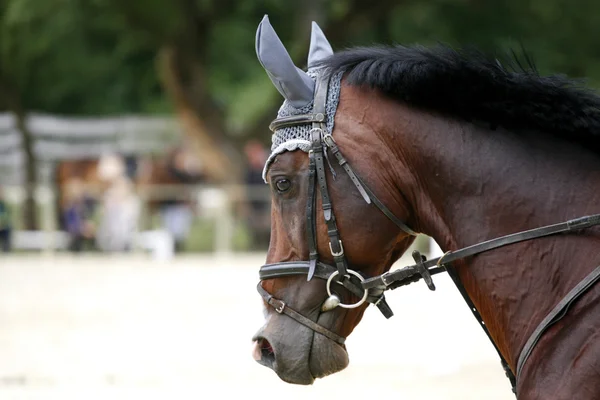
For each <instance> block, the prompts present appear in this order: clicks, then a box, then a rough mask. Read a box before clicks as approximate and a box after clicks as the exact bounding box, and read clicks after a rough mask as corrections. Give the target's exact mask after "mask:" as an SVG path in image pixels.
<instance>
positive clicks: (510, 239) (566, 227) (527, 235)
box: [362, 214, 600, 394]
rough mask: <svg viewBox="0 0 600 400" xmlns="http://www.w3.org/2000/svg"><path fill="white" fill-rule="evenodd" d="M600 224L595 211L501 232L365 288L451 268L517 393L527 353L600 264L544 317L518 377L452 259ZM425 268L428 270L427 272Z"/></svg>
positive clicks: (589, 281)
mask: <svg viewBox="0 0 600 400" xmlns="http://www.w3.org/2000/svg"><path fill="white" fill-rule="evenodd" d="M598 224H600V214H595V215H590V216H586V217H581V218H575V219H572V220H569V221H566V222H563V223H559V224H554V225H548V226H543V227H540V228H535V229H531V230H528V231H524V232H518V233H514V234H511V235H506V236H501V237H499V238H496V239H491V240H488V241H485V242H482V243H478V244H475V245H472V246H469V247H465V248H462V249H460V250H457V251H454V252H448V253H446V254H444V255H442V256H441V257H437V258H434V259H431V260H429V261H421V262H417V264H415V265H411V266H408V267H404V268H401V269H398V270H395V271H390V272H387V273H385V274H382V275H379V276H376V277H373V278H370V279H366V280H365V281H363V282H362V285H363V288H364V289H367V290H372V289H379V290H383V291H385V290H390V289H396V288H399V287H400V286H404V285H408V284H410V283H413V282H417V281H418V280H420V279H423V278H427V277H429V278H430V277H431V275H434V274H437V273H440V272H444V271H447V272H448V275H449V276H450V278H451V279H452V281H453V282H454V283H455V285H456V287H457V288H458V290H459V292H460V294H461V295H462V297H463V299H464V300H465V302H466V303H467V305H468V306H469V309H470V310H471V312H472V313H473V316H474V317H475V319H476V320H477V322H479V326H481V328H482V329H483V330H484V332H485V333H486V335H487V337H488V338H489V339H490V342H492V345H493V346H494V348H495V349H496V351H497V352H498V355H499V356H500V361H501V363H502V368H503V369H504V372H505V373H506V376H507V377H508V379H509V380H510V383H511V386H512V391H513V393H515V394H516V382H517V377H518V376H519V372H520V370H521V369H520V368H522V366H523V365H524V363H525V361H526V360H527V357H528V356H529V353H530V352H531V350H532V349H533V346H535V343H537V340H539V338H540V337H541V335H542V333H543V332H544V331H545V330H546V328H547V327H548V326H550V325H551V324H552V323H554V322H555V321H557V320H558V319H560V317H562V315H564V314H560V313H565V312H566V311H567V308H568V305H569V304H571V302H572V301H574V299H576V298H577V297H578V296H579V295H581V294H582V293H583V292H584V291H585V290H586V289H587V288H589V287H590V286H591V285H592V284H593V283H595V282H597V281H598V280H599V279H600V267H599V268H597V269H596V270H595V271H594V272H593V273H592V274H590V276H588V277H587V278H586V279H584V281H582V282H581V283H580V284H579V285H577V287H576V288H574V289H573V290H572V291H571V292H570V293H569V294H568V295H567V296H565V298H564V299H563V300H562V301H561V302H560V303H559V305H557V306H556V308H555V309H554V310H553V311H552V312H551V313H550V314H549V315H548V317H546V318H545V319H544V321H542V323H541V324H540V326H539V327H538V329H536V331H535V332H534V333H533V334H532V335H531V337H530V338H529V340H528V342H527V344H526V346H525V348H524V349H523V351H522V352H521V355H520V357H519V364H518V367H517V375H516V377H515V374H514V373H513V371H512V370H511V369H510V367H509V366H508V363H507V362H506V359H505V358H504V356H503V355H502V354H501V353H500V350H499V349H498V347H497V346H496V343H495V342H494V340H493V339H492V337H491V335H490V333H489V331H488V329H487V326H486V325H485V323H484V321H483V318H481V315H480V314H479V311H478V310H477V308H476V307H475V305H474V304H473V302H472V300H471V298H470V297H469V295H468V293H467V291H466V290H465V288H464V286H463V284H462V282H461V281H460V279H459V277H458V274H457V273H456V271H455V270H454V268H452V267H451V265H450V263H451V262H452V261H456V260H458V259H462V258H466V257H469V256H472V255H475V254H479V253H483V252H485V251H489V250H492V249H497V248H499V247H502V246H506V245H509V244H513V243H518V242H523V241H526V240H531V239H535V238H539V237H543V236H549V235H554V234H558V233H564V232H572V231H578V230H581V229H585V228H589V227H592V226H594V225H598ZM423 271H425V273H424V272H423ZM594 274H596V275H594ZM559 315H560V316H559ZM524 352H525V355H523V353H524ZM519 366H520V367H519Z"/></svg>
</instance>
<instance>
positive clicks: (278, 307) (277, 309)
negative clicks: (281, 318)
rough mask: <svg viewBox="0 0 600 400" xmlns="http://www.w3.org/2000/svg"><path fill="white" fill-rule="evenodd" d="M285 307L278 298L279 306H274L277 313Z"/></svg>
mask: <svg viewBox="0 0 600 400" xmlns="http://www.w3.org/2000/svg"><path fill="white" fill-rule="evenodd" d="M284 308H285V303H284V302H283V301H281V300H279V306H277V307H275V311H277V313H278V314H281V313H282V312H283V309H284Z"/></svg>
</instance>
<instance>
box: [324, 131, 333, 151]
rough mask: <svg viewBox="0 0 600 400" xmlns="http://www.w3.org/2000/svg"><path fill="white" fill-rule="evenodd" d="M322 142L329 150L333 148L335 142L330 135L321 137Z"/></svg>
mask: <svg viewBox="0 0 600 400" xmlns="http://www.w3.org/2000/svg"><path fill="white" fill-rule="evenodd" d="M323 142H325V144H326V145H327V147H329V148H332V147H333V146H335V140H334V139H333V136H331V134H330V133H328V134H326V135H324V136H323Z"/></svg>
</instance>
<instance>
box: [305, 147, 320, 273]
mask: <svg viewBox="0 0 600 400" xmlns="http://www.w3.org/2000/svg"><path fill="white" fill-rule="evenodd" d="M308 159H309V163H308V202H307V203H306V240H307V242H308V260H309V261H310V268H309V270H308V273H307V276H306V280H307V281H310V280H311V279H312V278H313V276H314V274H315V268H316V266H317V260H318V258H319V253H318V252H317V231H316V221H317V214H316V213H317V210H316V196H315V187H316V185H317V184H316V182H315V179H316V176H315V175H316V174H317V166H316V163H315V155H314V153H313V152H312V150H311V151H309V153H308Z"/></svg>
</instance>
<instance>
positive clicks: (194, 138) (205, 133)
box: [158, 46, 241, 183]
mask: <svg viewBox="0 0 600 400" xmlns="http://www.w3.org/2000/svg"><path fill="white" fill-rule="evenodd" d="M186 61H187V62H190V60H189V59H187V60H186ZM179 63H181V60H180V59H178V54H177V50H176V49H174V48H173V47H170V46H164V47H163V48H162V49H161V50H160V52H159V55H158V70H159V74H160V77H161V81H162V83H163V86H164V88H165V91H166V92H167V94H168V95H169V96H170V97H171V99H172V101H173V104H174V105H175V109H176V112H177V115H178V117H179V120H180V122H181V124H182V126H183V131H184V134H185V136H186V139H187V143H188V144H189V146H191V147H192V149H193V151H194V152H195V153H196V154H197V156H198V157H199V158H200V160H201V161H202V164H203V166H204V168H205V173H206V175H207V176H208V177H209V179H210V180H211V181H213V182H218V183H225V182H229V183H232V182H239V180H240V177H241V163H240V162H239V157H235V155H234V154H227V153H226V152H225V150H224V148H225V146H227V145H228V144H227V143H224V141H225V140H226V139H227V134H226V132H225V131H224V130H225V127H224V124H223V118H222V116H220V115H215V114H216V112H215V110H213V109H211V107H210V104H207V103H206V102H204V101H203V99H201V98H197V97H199V96H202V94H200V95H199V94H198V93H197V92H198V91H197V90H193V89H194V87H193V86H194V82H197V81H198V80H206V77H204V76H192V77H189V76H188V77H184V76H182V72H181V70H182V68H185V70H187V71H189V70H190V69H195V68H194V67H193V66H190V65H185V66H181V65H179ZM194 72H195V73H194ZM194 72H193V73H192V74H191V75H196V74H198V72H197V71H194ZM186 78H187V79H186ZM190 80H191V81H192V82H186V81H190ZM190 83H191V86H192V87H190Z"/></svg>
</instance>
